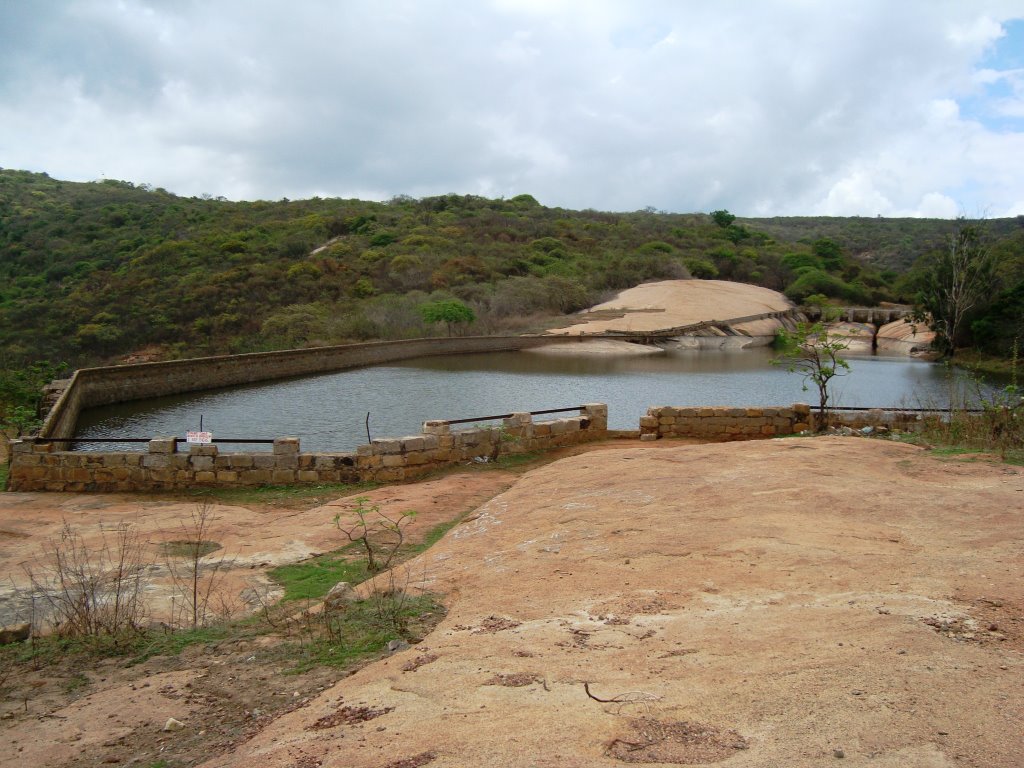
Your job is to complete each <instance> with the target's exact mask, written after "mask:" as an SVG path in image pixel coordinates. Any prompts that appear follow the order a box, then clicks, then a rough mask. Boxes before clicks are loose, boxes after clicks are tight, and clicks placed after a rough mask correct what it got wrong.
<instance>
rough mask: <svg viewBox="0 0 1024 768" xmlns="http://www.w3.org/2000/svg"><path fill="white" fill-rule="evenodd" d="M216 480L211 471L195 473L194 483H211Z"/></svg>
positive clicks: (214, 474)
mask: <svg viewBox="0 0 1024 768" xmlns="http://www.w3.org/2000/svg"><path fill="white" fill-rule="evenodd" d="M216 479H217V474H216V473H215V472H212V471H207V472H196V482H197V483H212V482H214V481H216Z"/></svg>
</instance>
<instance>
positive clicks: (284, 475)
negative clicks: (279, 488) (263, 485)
mask: <svg viewBox="0 0 1024 768" xmlns="http://www.w3.org/2000/svg"><path fill="white" fill-rule="evenodd" d="M271 481H272V482H274V483H294V482H295V470H294V469H275V470H274V471H273V472H272V473H271Z"/></svg>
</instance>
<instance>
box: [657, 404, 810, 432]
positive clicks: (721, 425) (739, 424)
mask: <svg viewBox="0 0 1024 768" xmlns="http://www.w3.org/2000/svg"><path fill="white" fill-rule="evenodd" d="M810 428H811V408H810V406H809V405H805V404H803V403H796V404H794V405H791V406H789V407H788V408H786V407H782V408H725V407H721V408H699V407H695V408H684V407H672V406H667V405H662V406H652V407H651V408H648V409H647V415H646V416H641V417H640V439H641V440H657V439H658V438H660V437H699V438H702V439H705V440H723V441H724V440H756V439H758V438H765V437H774V436H775V435H792V434H795V433H797V432H802V431H804V430H806V429H810Z"/></svg>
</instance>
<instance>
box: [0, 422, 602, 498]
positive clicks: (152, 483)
mask: <svg viewBox="0 0 1024 768" xmlns="http://www.w3.org/2000/svg"><path fill="white" fill-rule="evenodd" d="M607 436H608V406H607V405H604V404H600V403H594V404H589V405H584V406H581V407H580V409H579V414H578V415H576V416H570V417H568V418H558V419H550V420H545V421H537V422H535V421H534V420H533V417H532V416H531V415H530V414H529V413H513V414H510V415H508V416H506V417H504V418H503V419H502V421H501V424H500V426H471V427H469V428H465V429H458V428H453V425H452V424H451V423H450V422H448V421H428V422H425V423H424V424H423V431H422V433H421V434H419V435H411V436H408V437H400V438H391V439H380V440H373V441H372V442H371V443H369V444H367V445H361V446H359V448H358V449H357V450H356V451H355V452H354V453H303V452H302V446H301V444H300V442H299V439H298V438H295V437H282V438H277V439H276V440H274V447H273V450H272V451H271V452H270V453H266V452H259V453H256V452H250V453H245V452H242V453H221V452H220V450H219V447H218V446H217V445H213V444H211V445H190V446H188V449H187V451H179V450H178V445H179V440H178V439H177V438H174V437H158V438H154V439H152V440H150V441H149V444H148V446H147V451H146V452H144V453H143V452H131V451H110V452H92V451H90V452H78V451H59V450H56V443H53V442H46V440H45V438H34V439H26V440H16V441H14V442H13V443H11V463H10V470H9V476H8V489H9V490H12V491H70V492H82V491H102V492H118V491H119V492H123V491H175V490H184V489H191V488H240V487H258V486H263V485H301V484H308V485H318V484H326V483H356V482H399V481H403V480H411V479H414V478H417V477H421V476H422V475H425V474H427V473H429V472H432V471H434V470H437V469H442V468H444V467H449V466H452V465H455V464H463V463H466V462H469V461H477V462H481V463H482V462H487V461H492V460H494V459H497V458H498V457H499V456H501V455H509V454H518V453H527V452H534V451H547V450H551V449H554V448H561V447H565V446H570V445H577V444H579V443H584V442H589V441H592V440H601V439H603V438H605V437H607Z"/></svg>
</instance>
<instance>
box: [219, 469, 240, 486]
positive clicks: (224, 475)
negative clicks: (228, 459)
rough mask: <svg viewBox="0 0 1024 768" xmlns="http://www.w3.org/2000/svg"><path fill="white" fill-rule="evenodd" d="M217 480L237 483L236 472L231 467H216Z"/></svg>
mask: <svg viewBox="0 0 1024 768" xmlns="http://www.w3.org/2000/svg"><path fill="white" fill-rule="evenodd" d="M217 482H218V483H237V482H238V472H236V471H235V470H232V469H218V470H217Z"/></svg>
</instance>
